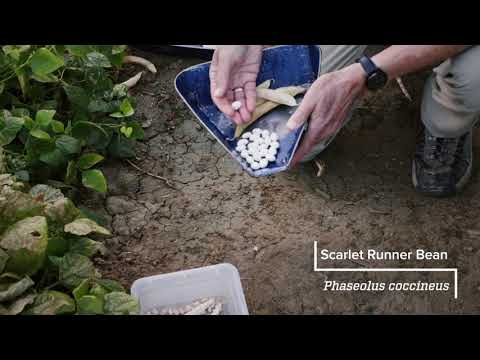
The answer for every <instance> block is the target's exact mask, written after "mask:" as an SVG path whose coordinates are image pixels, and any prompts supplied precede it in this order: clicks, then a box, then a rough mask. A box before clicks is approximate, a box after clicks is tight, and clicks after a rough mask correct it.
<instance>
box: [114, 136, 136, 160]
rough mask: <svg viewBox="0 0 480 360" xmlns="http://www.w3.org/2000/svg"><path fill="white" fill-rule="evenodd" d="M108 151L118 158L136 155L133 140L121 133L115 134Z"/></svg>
mask: <svg viewBox="0 0 480 360" xmlns="http://www.w3.org/2000/svg"><path fill="white" fill-rule="evenodd" d="M108 153H109V154H110V155H111V156H112V157H114V158H118V159H128V158H133V157H135V152H134V151H133V142H132V141H131V140H130V139H127V138H125V137H123V136H120V135H119V134H114V137H113V139H112V141H111V142H110V145H109V146H108Z"/></svg>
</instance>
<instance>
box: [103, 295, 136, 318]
mask: <svg viewBox="0 0 480 360" xmlns="http://www.w3.org/2000/svg"><path fill="white" fill-rule="evenodd" d="M104 311H105V314H107V315H138V314H140V305H139V303H138V301H137V299H136V298H134V297H133V296H130V295H128V294H126V293H123V292H117V291H114V292H111V293H109V294H107V295H105V305H104Z"/></svg>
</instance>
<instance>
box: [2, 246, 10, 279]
mask: <svg viewBox="0 0 480 360" xmlns="http://www.w3.org/2000/svg"><path fill="white" fill-rule="evenodd" d="M8 257H9V256H8V254H7V253H6V252H5V251H3V250H2V249H0V274H1V273H2V271H3V269H4V268H5V264H6V263H7V260H8Z"/></svg>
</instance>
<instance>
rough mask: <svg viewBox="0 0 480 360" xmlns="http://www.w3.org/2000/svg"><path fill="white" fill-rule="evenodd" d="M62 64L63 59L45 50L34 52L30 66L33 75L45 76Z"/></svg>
mask: <svg viewBox="0 0 480 360" xmlns="http://www.w3.org/2000/svg"><path fill="white" fill-rule="evenodd" d="M63 64H64V61H63V58H61V57H59V56H57V55H55V54H54V53H52V52H51V51H50V50H48V49H47V48H41V49H38V50H37V51H35V53H34V54H33V56H32V59H31V62H30V66H31V67H32V71H33V72H34V73H35V74H39V75H46V74H50V73H51V72H54V71H55V70H57V69H58V68H60V67H62V66H63Z"/></svg>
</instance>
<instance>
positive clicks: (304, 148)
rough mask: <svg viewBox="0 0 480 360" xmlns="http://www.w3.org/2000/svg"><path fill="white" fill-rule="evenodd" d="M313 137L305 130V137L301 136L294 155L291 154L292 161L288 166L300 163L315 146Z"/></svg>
mask: <svg viewBox="0 0 480 360" xmlns="http://www.w3.org/2000/svg"><path fill="white" fill-rule="evenodd" d="M315 144H316V142H315V137H314V135H313V134H312V132H309V131H307V132H306V133H305V137H304V138H303V140H302V142H301V143H300V146H299V147H298V149H297V151H296V152H295V155H294V156H293V159H292V162H291V163H290V167H291V168H293V167H295V166H297V165H298V163H300V162H301V161H302V160H303V159H304V158H305V156H307V155H308V154H309V153H310V152H311V151H312V149H313V147H314V146H315Z"/></svg>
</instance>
